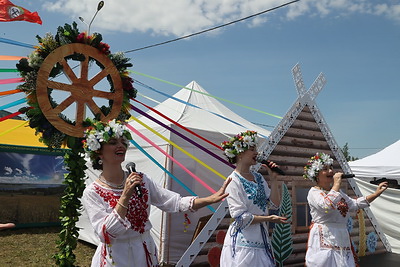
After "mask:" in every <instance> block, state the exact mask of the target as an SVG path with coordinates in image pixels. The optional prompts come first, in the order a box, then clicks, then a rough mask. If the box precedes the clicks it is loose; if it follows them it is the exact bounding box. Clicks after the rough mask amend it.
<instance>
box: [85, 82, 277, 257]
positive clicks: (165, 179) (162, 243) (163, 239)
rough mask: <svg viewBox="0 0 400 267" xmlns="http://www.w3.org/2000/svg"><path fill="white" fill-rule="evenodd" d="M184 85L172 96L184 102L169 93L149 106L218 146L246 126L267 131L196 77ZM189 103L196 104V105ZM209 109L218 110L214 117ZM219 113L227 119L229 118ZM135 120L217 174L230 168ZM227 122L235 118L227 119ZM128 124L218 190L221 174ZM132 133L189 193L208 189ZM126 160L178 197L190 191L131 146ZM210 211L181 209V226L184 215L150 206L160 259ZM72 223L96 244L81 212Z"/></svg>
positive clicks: (183, 242)
mask: <svg viewBox="0 0 400 267" xmlns="http://www.w3.org/2000/svg"><path fill="white" fill-rule="evenodd" d="M186 87H187V88H190V89H192V90H188V89H185V88H182V89H181V90H180V91H179V92H177V93H176V94H175V95H174V96H173V97H175V98H178V99H180V100H182V101H184V102H187V103H189V104H184V103H181V102H177V101H176V100H173V99H171V98H170V99H167V100H166V101H164V102H162V103H161V104H159V105H157V106H156V107H155V110H157V111H158V112H161V113H162V114H164V115H165V116H167V117H169V118H171V119H172V120H174V121H176V122H178V123H179V124H181V125H183V126H185V127H186V128H189V129H190V130H192V131H193V132H195V133H197V134H199V135H200V136H202V137H204V138H206V139H207V140H210V141H211V142H213V143H215V144H217V145H219V144H220V143H221V142H222V141H224V140H227V139H228V138H229V137H231V136H233V135H235V134H237V133H239V132H241V131H245V130H247V129H249V130H255V131H257V132H258V133H259V134H260V135H262V136H265V137H266V136H268V135H269V134H270V132H269V131H267V130H265V129H263V128H260V127H258V126H256V125H254V124H252V123H250V122H249V121H247V120H246V119H244V118H242V117H240V116H239V115H237V114H235V113H234V112H232V111H231V110H229V109H228V108H227V107H225V106H224V105H222V104H221V103H220V102H219V101H217V100H215V99H214V98H211V97H208V96H207V94H208V93H207V92H206V91H205V90H204V89H203V88H202V87H201V86H200V85H198V84H197V83H196V82H194V81H193V82H191V83H189V84H188V85H187V86H186ZM195 91H199V92H202V93H198V92H195ZM194 106H197V107H200V108H201V109H199V108H196V107H194ZM138 108H140V109H142V107H140V106H138ZM146 113H147V114H149V115H150V116H151V117H154V118H157V120H159V121H161V122H163V123H164V124H166V125H167V126H169V127H171V128H172V129H174V130H176V131H178V132H180V133H182V134H183V135H184V136H186V137H188V138H190V139H192V140H193V141H195V142H197V143H199V144H201V145H202V146H204V147H206V148H207V149H209V150H211V151H212V152H214V153H215V154H217V155H219V156H221V157H222V158H224V156H223V153H222V150H220V149H218V148H216V147H214V146H212V145H211V144H209V143H207V142H205V141H203V140H201V139H199V138H198V137H195V136H194V135H191V134H188V133H187V132H185V131H183V130H182V129H181V128H180V127H178V126H176V125H175V124H173V123H170V122H169V121H167V120H165V119H163V118H161V117H160V116H159V115H157V114H155V113H154V112H152V111H148V112H146ZM215 114H219V116H218V115H215ZM222 117H225V118H229V120H230V121H229V120H226V119H224V118H222ZM138 119H139V120H140V121H142V122H143V123H145V124H146V125H148V126H149V127H150V128H152V129H154V130H155V131H156V132H157V133H158V134H161V135H162V136H164V137H166V138H167V139H169V140H171V141H172V142H173V143H175V144H176V145H178V146H179V147H181V148H183V149H184V150H186V151H188V152H189V153H190V154H191V155H193V156H195V157H196V158H198V159H200V160H201V161H203V162H204V163H206V164H207V165H209V166H211V167H212V168H213V169H215V170H216V171H218V172H219V173H220V174H222V176H224V177H226V176H227V175H229V173H230V172H231V171H232V168H231V167H230V166H228V165H226V164H224V163H222V162H220V161H219V160H217V159H215V158H214V157H212V156H211V155H209V154H207V153H206V152H204V151H202V150H201V149H199V148H198V147H196V146H194V145H193V144H191V143H189V142H187V141H186V140H184V139H182V138H181V137H179V136H178V135H176V134H175V133H172V132H171V131H169V130H168V129H166V128H165V127H163V126H159V125H158V124H157V123H155V122H153V121H152V120H150V119H148V118H146V117H143V116H140V117H138ZM232 121H234V122H236V123H232ZM130 125H131V126H132V127H133V128H135V129H137V130H138V131H140V133H142V134H143V135H145V136H146V137H147V138H149V139H150V140H151V141H152V142H154V143H155V144H156V145H157V146H159V147H160V148H162V149H163V150H164V151H165V152H167V153H168V155H170V156H172V157H173V158H175V159H176V160H178V161H179V162H180V163H182V164H183V165H184V166H185V167H186V168H188V169H189V170H190V171H191V172H192V173H194V174H195V175H196V176H197V177H199V178H201V179H202V180H203V181H204V182H205V183H206V184H208V185H209V186H210V187H212V188H213V189H214V190H218V189H219V187H220V185H221V184H222V183H223V181H224V180H223V178H222V177H220V176H218V175H217V174H215V173H214V172H212V171H210V170H209V169H207V168H206V167H204V166H202V165H201V164H200V163H198V162H196V161H195V160H193V159H191V158H190V157H188V156H187V155H186V154H184V153H182V152H181V151H180V150H179V149H176V148H175V147H173V146H172V145H171V144H169V143H168V142H166V141H165V140H163V139H161V138H160V137H158V136H157V135H156V134H154V133H153V132H151V131H149V130H148V129H146V128H145V127H143V126H142V125H140V124H139V123H137V122H132V123H130ZM132 137H133V139H134V140H135V142H137V143H138V144H139V145H140V146H141V147H142V148H143V149H144V150H145V151H146V152H147V153H149V154H150V155H151V156H152V157H153V158H154V159H155V161H157V162H158V163H160V164H161V165H162V166H164V167H165V168H166V169H167V170H168V171H170V172H171V173H172V174H173V175H174V176H175V177H177V178H178V179H179V180H180V181H182V182H183V183H184V184H185V185H186V186H187V187H189V188H190V189H191V190H192V191H193V192H194V193H195V194H197V195H199V196H207V195H209V194H210V192H209V191H208V190H207V189H206V188H204V187H203V186H202V185H201V184H200V183H199V182H197V181H196V180H195V179H193V178H192V176H190V175H188V174H187V173H186V172H185V171H183V170H182V168H180V167H179V166H178V165H177V164H176V163H174V162H173V161H172V160H170V159H169V158H168V157H166V156H165V155H163V154H162V153H161V152H159V151H158V150H157V149H156V148H155V147H153V146H152V145H150V144H149V143H147V142H145V141H144V140H142V139H141V138H140V137H138V136H137V135H135V134H134V133H132ZM126 160H127V161H133V162H135V163H136V166H137V170H138V171H141V172H144V173H146V174H147V175H149V176H150V177H151V178H152V179H153V180H154V181H156V182H157V183H159V184H160V185H161V186H163V187H165V188H168V189H170V190H173V191H175V192H178V193H180V194H181V195H183V196H187V195H191V194H190V193H189V192H187V191H186V190H185V189H184V188H183V187H182V186H181V185H180V184H179V183H178V182H176V181H175V180H174V179H172V178H171V177H170V176H169V175H168V174H167V173H165V172H164V171H163V170H162V169H161V168H159V167H158V166H157V165H156V164H155V163H154V162H152V161H151V160H149V159H148V158H147V157H146V156H145V155H144V154H143V152H141V151H140V150H139V149H137V148H136V147H134V146H131V147H130V148H129V150H128V154H127V158H126ZM87 173H88V175H89V178H90V179H89V181H91V180H93V179H95V177H96V176H97V172H95V171H93V170H92V169H89V170H88V171H87ZM217 207H218V205H214V207H213V208H214V209H216V208H217ZM211 213H212V212H211V210H210V209H208V208H203V209H201V210H199V211H197V212H195V213H187V214H188V215H189V219H190V220H191V224H189V225H188V226H189V227H188V228H187V229H185V225H184V222H185V214H165V213H163V212H161V211H160V210H159V209H157V208H155V207H152V210H151V214H150V220H151V223H152V225H153V230H152V236H153V238H154V240H155V242H156V244H157V246H158V248H159V254H160V262H166V263H176V262H177V261H178V260H179V258H180V257H181V256H182V254H183V252H184V251H185V250H186V248H187V247H188V246H189V244H190V242H191V240H192V237H193V233H194V230H195V229H196V226H197V222H198V219H199V218H200V217H203V216H206V215H209V214H211ZM78 226H79V227H81V228H83V229H82V230H81V231H80V239H82V240H85V241H88V242H91V243H94V244H97V243H98V241H97V239H96V237H95V235H94V234H93V231H92V230H91V227H90V224H88V222H87V218H85V215H84V214H83V216H81V218H80V221H79V224H78Z"/></svg>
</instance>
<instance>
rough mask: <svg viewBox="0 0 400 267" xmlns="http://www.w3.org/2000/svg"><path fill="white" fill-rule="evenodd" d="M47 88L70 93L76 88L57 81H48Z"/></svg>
mask: <svg viewBox="0 0 400 267" xmlns="http://www.w3.org/2000/svg"><path fill="white" fill-rule="evenodd" d="M47 87H49V88H51V89H56V90H61V91H68V92H72V91H73V90H74V86H73V85H72V84H66V83H60V82H56V81H47Z"/></svg>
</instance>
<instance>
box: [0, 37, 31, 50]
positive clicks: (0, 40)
mask: <svg viewBox="0 0 400 267" xmlns="http://www.w3.org/2000/svg"><path fill="white" fill-rule="evenodd" d="M0 42H2V43H6V44H12V45H18V46H22V47H27V48H32V49H35V46H34V45H31V44H25V43H21V42H17V41H14V40H10V39H6V38H0Z"/></svg>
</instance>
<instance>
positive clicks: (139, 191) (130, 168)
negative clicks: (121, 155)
mask: <svg viewBox="0 0 400 267" xmlns="http://www.w3.org/2000/svg"><path fill="white" fill-rule="evenodd" d="M125 167H126V169H127V170H128V172H129V174H131V173H132V172H136V164H135V163H134V162H129V163H128V164H126V166H125ZM129 174H128V175H129ZM135 192H136V195H137V196H138V197H142V196H143V194H142V187H141V186H140V184H138V185H136V186H135Z"/></svg>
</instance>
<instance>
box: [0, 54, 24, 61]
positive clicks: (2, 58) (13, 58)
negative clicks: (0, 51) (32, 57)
mask: <svg viewBox="0 0 400 267" xmlns="http://www.w3.org/2000/svg"><path fill="white" fill-rule="evenodd" d="M21 58H26V57H17V56H2V55H0V60H20V59H21Z"/></svg>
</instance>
